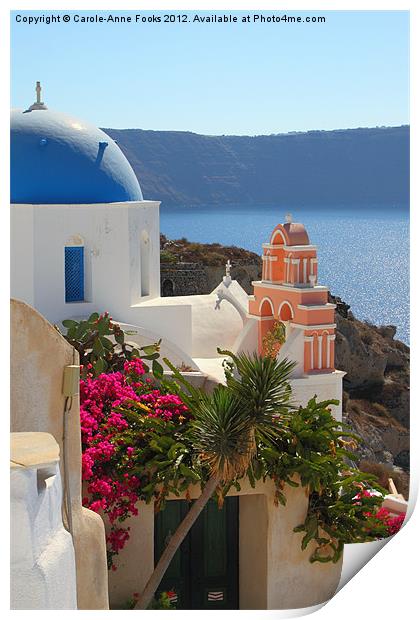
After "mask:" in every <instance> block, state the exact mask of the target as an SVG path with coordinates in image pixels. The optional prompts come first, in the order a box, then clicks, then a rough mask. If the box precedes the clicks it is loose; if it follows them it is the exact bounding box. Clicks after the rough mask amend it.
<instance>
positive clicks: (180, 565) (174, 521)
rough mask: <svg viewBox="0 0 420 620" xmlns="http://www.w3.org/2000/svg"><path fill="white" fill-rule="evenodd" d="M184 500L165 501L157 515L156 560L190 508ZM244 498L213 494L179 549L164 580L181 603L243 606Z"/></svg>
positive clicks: (175, 601) (176, 603)
mask: <svg viewBox="0 0 420 620" xmlns="http://www.w3.org/2000/svg"><path fill="white" fill-rule="evenodd" d="M188 509H189V504H188V502H187V501H185V500H172V501H168V502H167V503H166V507H165V509H164V510H163V511H161V512H160V513H158V514H157V516H156V518H155V563H156V562H157V561H158V559H159V558H160V556H161V554H162V552H163V549H164V548H165V546H166V544H167V542H168V537H170V536H171V534H173V533H174V532H175V530H176V528H177V526H178V524H179V523H180V522H181V521H182V519H183V518H184V516H185V515H186V514H187V512H188ZM238 515H239V498H238V497H227V498H225V502H224V505H223V508H222V509H221V510H219V508H218V506H217V503H216V502H215V501H214V500H211V501H210V502H209V503H208V504H207V506H206V507H205V508H204V510H203V512H202V513H201V515H200V516H199V518H198V519H197V521H196V522H195V524H194V526H193V527H192V528H191V530H190V532H189V534H188V536H187V537H186V539H185V540H184V542H183V543H182V545H181V547H180V549H178V551H177V552H176V554H175V556H174V558H173V560H172V562H171V564H170V566H169V568H168V570H167V571H166V574H165V576H164V578H163V580H162V582H161V584H160V587H159V589H158V593H159V592H161V591H162V590H166V591H171V593H172V596H171V600H172V603H173V604H174V607H175V608H176V609H239V588H238V576H239V575H238V573H239V570H238V566H239V550H238V541H239V527H238V522H239V519H238Z"/></svg>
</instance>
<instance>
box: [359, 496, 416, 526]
mask: <svg viewBox="0 0 420 620" xmlns="http://www.w3.org/2000/svg"><path fill="white" fill-rule="evenodd" d="M373 495H378V493H373V492H372V491H371V490H367V489H364V490H362V491H361V492H360V493H358V494H357V495H356V496H355V497H354V499H355V500H356V501H355V504H359V505H360V504H361V500H362V498H363V497H372V496H373ZM363 514H364V516H365V517H368V518H371V519H373V521H374V522H375V521H376V522H377V523H378V524H382V525H384V526H385V528H386V530H387V532H388V536H393V535H394V534H396V533H397V532H399V531H400V529H401V528H402V525H403V523H404V518H405V515H404V514H401V515H396V516H392V515H391V513H390V512H389V510H387V509H386V508H384V507H383V506H382V507H381V508H379V510H377V511H375V512H364V513H363Z"/></svg>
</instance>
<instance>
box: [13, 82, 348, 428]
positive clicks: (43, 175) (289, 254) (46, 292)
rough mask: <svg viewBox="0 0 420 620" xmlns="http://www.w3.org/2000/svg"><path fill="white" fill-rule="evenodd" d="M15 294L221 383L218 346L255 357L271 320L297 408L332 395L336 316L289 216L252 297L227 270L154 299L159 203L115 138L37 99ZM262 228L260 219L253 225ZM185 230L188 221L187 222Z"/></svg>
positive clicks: (23, 113) (16, 195)
mask: <svg viewBox="0 0 420 620" xmlns="http://www.w3.org/2000/svg"><path fill="white" fill-rule="evenodd" d="M11 132H12V133H11V202H12V209H11V235H12V236H11V249H12V250H11V293H12V297H14V298H16V299H18V300H22V301H25V302H26V303H28V304H29V305H31V306H33V307H34V308H36V309H37V310H38V311H39V312H40V313H41V314H42V315H43V316H44V317H46V318H47V319H48V321H50V322H51V323H56V324H60V323H61V321H62V320H63V319H68V318H83V317H87V316H89V315H90V314H91V313H92V312H95V311H96V312H104V311H108V312H109V313H110V315H111V316H112V317H113V319H114V320H115V321H117V322H118V323H120V324H121V326H122V328H123V329H124V330H126V331H127V332H128V333H129V334H130V336H129V337H128V339H129V340H132V341H135V342H138V343H139V344H142V345H143V344H146V343H150V342H155V341H157V340H158V339H160V338H162V339H163V340H162V355H163V356H167V357H169V358H170V359H171V360H172V361H173V363H175V364H178V365H183V367H188V368H190V369H192V371H195V372H197V373H198V372H200V373H202V374H204V375H207V376H209V377H210V378H212V379H216V380H218V381H223V368H222V357H221V356H220V355H218V353H217V347H221V348H224V349H229V350H232V351H233V352H239V351H248V352H254V351H260V352H261V350H262V341H263V338H264V334H265V333H266V332H267V330H268V329H269V328H270V327H271V326H272V325H273V324H274V322H275V321H282V322H283V323H284V324H285V325H286V334H287V339H286V342H285V343H284V344H283V346H282V347H281V349H280V353H279V355H280V357H287V358H289V359H291V360H295V361H296V363H297V364H296V368H295V371H294V376H293V380H292V387H293V391H294V400H295V402H296V403H305V402H307V400H308V399H309V398H311V397H312V396H313V395H314V394H317V395H318V397H319V398H321V399H325V398H336V399H338V400H340V406H338V407H336V408H335V411H334V415H335V416H336V417H337V418H339V419H340V418H341V393H342V377H343V374H344V373H343V372H341V371H337V370H335V368H334V338H335V324H334V308H335V306H334V305H333V304H330V303H328V299H327V297H328V289H327V288H326V287H325V286H321V285H319V284H318V283H317V258H316V248H315V246H313V245H312V244H311V243H310V241H309V237H308V235H307V232H306V230H305V228H304V226H303V225H302V224H297V223H293V222H292V221H291V218H288V220H289V221H287V222H286V223H285V224H281V225H278V226H275V225H276V224H277V222H273V228H274V230H273V234H272V236H271V238H270V239H269V242H268V243H266V244H264V247H263V265H264V268H263V279H262V280H261V281H260V282H255V283H254V295H251V296H250V295H248V294H247V293H246V292H245V291H244V290H243V289H242V287H241V286H240V285H239V284H238V282H236V281H235V280H232V279H231V276H230V269H229V265H228V267H227V273H226V276H225V277H224V279H223V281H222V282H221V283H220V285H219V286H218V287H217V288H216V289H215V290H214V291H213V292H212V293H210V294H208V295H193V296H182V297H165V298H162V297H160V239H159V233H160V230H159V204H160V203H159V202H156V201H150V200H144V199H143V195H142V191H141V188H140V185H139V182H138V180H137V178H136V176H135V174H134V172H133V169H132V168H131V166H130V164H129V162H128V161H127V159H126V157H125V156H124V155H123V153H122V151H121V149H120V148H119V147H118V145H117V144H116V142H115V141H114V140H112V139H111V138H110V137H109V136H108V135H107V134H106V133H104V132H103V131H101V130H100V129H98V128H96V127H94V126H92V125H89V124H87V123H85V122H84V121H81V120H80V119H76V118H74V117H72V116H70V115H67V114H63V113H59V112H54V111H52V110H49V109H47V106H46V105H45V104H44V103H43V102H42V101H41V90H40V86H39V83H38V85H37V101H36V103H34V104H33V105H32V106H31V107H30V108H29V109H27V110H13V111H12V120H11ZM257 224H258V223H257V222H256V225H257ZM186 227H187V222H186Z"/></svg>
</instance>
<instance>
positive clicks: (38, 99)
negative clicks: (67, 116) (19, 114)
mask: <svg viewBox="0 0 420 620" xmlns="http://www.w3.org/2000/svg"><path fill="white" fill-rule="evenodd" d="M41 90H42V88H41V82H37V83H36V87H35V92H36V101H35V103H33V104H32V105H31V106H30V107H29V108H28V110H27V112H32V110H47V109H48V108H47V106H46V105H45V103H44V102H43V101H41Z"/></svg>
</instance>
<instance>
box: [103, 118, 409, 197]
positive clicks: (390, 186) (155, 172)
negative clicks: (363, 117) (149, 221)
mask: <svg viewBox="0 0 420 620" xmlns="http://www.w3.org/2000/svg"><path fill="white" fill-rule="evenodd" d="M105 131H106V133H108V134H109V135H110V136H111V138H113V139H114V140H116V141H117V142H118V145H119V146H120V147H121V149H122V150H123V152H124V153H125V155H126V156H127V158H128V160H129V162H130V163H131V165H132V167H133V169H134V172H135V173H136V175H137V178H138V179H139V181H140V185H141V187H142V189H143V194H144V197H145V198H146V199H150V200H161V201H163V203H164V204H187V205H195V204H207V205H209V204H223V203H227V204H264V203H265V204H279V205H280V204H283V205H286V206H293V205H302V204H307V205H324V206H325V205H334V206H337V205H341V204H347V205H363V204H370V205H372V204H381V205H388V204H391V205H395V204H408V200H409V127H407V126H402V127H384V128H372V129H367V128H364V129H363V128H362V129H345V130H337V131H309V132H302V133H289V134H280V135H269V136H202V135H198V134H194V133H190V132H182V131H143V130H141V129H105ZM343 197H345V198H343Z"/></svg>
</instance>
